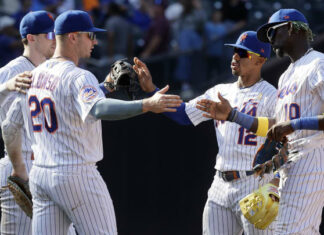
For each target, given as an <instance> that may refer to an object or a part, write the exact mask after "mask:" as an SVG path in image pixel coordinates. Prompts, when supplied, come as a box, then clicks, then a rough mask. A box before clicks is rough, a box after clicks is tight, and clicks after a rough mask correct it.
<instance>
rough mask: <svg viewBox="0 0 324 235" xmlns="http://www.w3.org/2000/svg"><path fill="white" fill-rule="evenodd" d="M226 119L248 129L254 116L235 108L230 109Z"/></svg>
mask: <svg viewBox="0 0 324 235" xmlns="http://www.w3.org/2000/svg"><path fill="white" fill-rule="evenodd" d="M228 121H230V122H235V123H237V124H239V125H241V126H242V127H244V128H246V129H247V130H249V129H250V128H251V126H252V124H253V121H254V117H253V116H250V115H248V114H245V113H241V112H239V111H237V110H236V109H232V110H231V112H230V114H229V117H228Z"/></svg>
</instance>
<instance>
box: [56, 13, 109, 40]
mask: <svg viewBox="0 0 324 235" xmlns="http://www.w3.org/2000/svg"><path fill="white" fill-rule="evenodd" d="M104 31H106V30H104V29H99V28H96V27H94V26H93V23H92V20H91V18H90V16H89V14H88V13H87V12H85V11H80V10H69V11H65V12H63V13H62V14H61V15H59V16H58V17H57V18H56V20H55V29H54V32H55V34H56V35H60V34H65V33H72V32H104Z"/></svg>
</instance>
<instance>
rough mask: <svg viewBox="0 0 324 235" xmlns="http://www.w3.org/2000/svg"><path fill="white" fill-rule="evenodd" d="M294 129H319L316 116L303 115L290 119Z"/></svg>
mask: <svg viewBox="0 0 324 235" xmlns="http://www.w3.org/2000/svg"><path fill="white" fill-rule="evenodd" d="M290 125H291V127H292V128H293V129H294V130H319V125H318V117H303V118H297V119H294V120H291V121H290Z"/></svg>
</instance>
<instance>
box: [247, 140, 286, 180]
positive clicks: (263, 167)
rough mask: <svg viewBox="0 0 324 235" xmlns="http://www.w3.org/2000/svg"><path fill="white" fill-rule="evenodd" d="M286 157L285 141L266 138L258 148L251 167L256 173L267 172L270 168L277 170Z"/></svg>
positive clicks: (261, 174)
mask: <svg viewBox="0 0 324 235" xmlns="http://www.w3.org/2000/svg"><path fill="white" fill-rule="evenodd" d="M287 158H288V150H287V141H286V140H285V142H284V143H281V142H276V141H271V140H269V139H266V141H265V142H264V144H262V145H261V146H260V148H259V149H258V151H257V153H256V155H255V157H254V160H253V163H252V167H253V170H254V171H255V172H256V174H257V175H259V176H261V177H262V176H263V175H264V174H269V173H270V172H271V171H272V170H277V169H279V168H280V166H282V165H283V164H284V163H285V162H286V161H287Z"/></svg>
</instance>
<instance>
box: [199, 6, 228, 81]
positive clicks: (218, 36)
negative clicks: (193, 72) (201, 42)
mask: <svg viewBox="0 0 324 235" xmlns="http://www.w3.org/2000/svg"><path fill="white" fill-rule="evenodd" d="M226 33H227V30H226V26H225V24H224V23H223V21H222V12H221V11H220V10H214V12H213V13H212V16H211V20H210V21H208V22H207V23H206V24H205V31H204V39H205V47H206V48H205V52H206V59H207V80H210V79H211V78H216V77H217V75H218V73H220V72H221V68H222V54H223V44H224V43H223V37H224V35H225V34H226Z"/></svg>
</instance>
